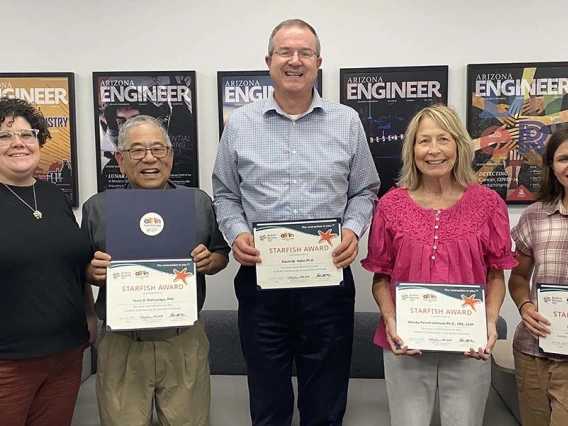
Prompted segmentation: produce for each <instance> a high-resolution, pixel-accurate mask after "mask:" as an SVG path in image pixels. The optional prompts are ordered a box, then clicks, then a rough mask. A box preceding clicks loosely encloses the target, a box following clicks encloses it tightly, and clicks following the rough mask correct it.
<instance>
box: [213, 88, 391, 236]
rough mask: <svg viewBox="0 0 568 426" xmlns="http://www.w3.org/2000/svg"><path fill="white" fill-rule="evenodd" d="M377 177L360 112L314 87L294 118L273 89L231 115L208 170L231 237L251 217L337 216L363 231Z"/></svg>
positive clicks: (225, 230)
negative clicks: (324, 96) (309, 99)
mask: <svg viewBox="0 0 568 426" xmlns="http://www.w3.org/2000/svg"><path fill="white" fill-rule="evenodd" d="M379 186H380V181H379V177H378V175H377V171H376V168H375V164H374V161H373V158H372V156H371V152H370V150H369V146H368V145H367V140H366V137H365V131H364V129H363V126H362V124H361V121H360V119H359V116H358V115H357V113H356V112H355V110H353V109H352V108H350V107H347V106H344V105H340V104H336V103H333V102H329V101H326V100H324V99H322V98H321V97H320V96H319V95H318V93H317V91H315V90H314V91H313V99H312V104H311V106H310V107H309V109H308V110H307V111H306V112H305V113H303V114H300V116H299V117H297V119H292V118H291V117H290V116H289V115H288V114H286V113H285V112H284V111H282V109H281V108H280V107H279V106H278V104H277V103H276V101H275V100H274V96H271V97H270V98H268V99H266V100H262V101H257V102H254V103H252V104H248V105H245V106H243V107H241V108H239V109H237V110H235V111H234V112H233V113H232V114H231V115H230V117H229V120H228V122H227V125H226V127H225V130H224V131H223V136H222V137H221V142H220V144H219V151H218V153H217V160H216V162H215V167H214V169H213V193H214V202H213V205H214V207H215V211H216V213H217V220H218V222H219V228H220V229H221V232H223V234H225V236H226V238H227V240H228V241H229V244H230V245H232V244H233V241H234V240H235V238H236V237H237V236H238V235H239V234H240V233H243V232H250V233H252V232H251V230H252V224H253V223H255V222H270V221H292V220H313V219H322V218H339V219H341V220H342V227H343V228H348V229H350V230H352V231H353V232H354V233H355V234H356V235H357V236H358V237H361V236H362V235H363V234H364V232H365V231H366V229H367V228H368V226H369V223H370V221H371V217H372V214H373V210H374V207H375V203H376V200H377V193H378V191H379Z"/></svg>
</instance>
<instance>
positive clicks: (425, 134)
mask: <svg viewBox="0 0 568 426" xmlns="http://www.w3.org/2000/svg"><path fill="white" fill-rule="evenodd" d="M402 158H403V166H402V170H401V173H400V178H399V181H398V184H399V188H397V189H394V190H392V191H390V192H389V193H387V194H385V195H384V196H383V197H382V198H381V200H380V201H379V204H378V205H377V209H376V211H375V214H374V217H373V223H372V225H371V232H370V235H369V247H368V255H367V258H366V259H364V260H363V262H362V264H363V267H364V268H365V269H367V270H369V271H371V272H374V273H375V275H374V277H373V296H374V298H375V300H376V302H377V304H378V305H379V308H380V311H381V316H382V318H381V322H380V324H379V326H378V328H377V332H376V333H375V338H374V342H375V343H376V344H377V345H379V346H382V347H383V348H384V349H385V350H384V362H385V377H386V383H387V393H388V398H389V408H390V415H391V424H392V426H403V425H404V426H421V425H424V426H428V425H429V424H430V419H431V417H432V414H433V412H434V408H435V400H436V393H439V410H440V417H441V421H442V426H450V425H460V426H478V425H479V426H480V425H482V423H483V415H484V411H485V403H486V401H487V395H488V393H489V386H490V381H491V364H490V363H489V362H484V361H487V360H488V359H489V357H490V354H491V350H492V349H493V346H494V344H495V341H496V340H497V329H496V324H497V319H498V317H499V310H500V308H501V304H502V303H503V298H504V296H505V281H504V275H503V269H510V268H512V267H513V266H515V265H516V261H515V259H514V257H513V252H512V251H511V237H510V232H509V219H508V214H507V207H506V205H505V203H504V202H503V200H502V199H501V198H500V197H499V195H498V194H497V193H496V192H494V191H493V190H491V189H488V188H485V187H483V186H481V185H478V184H476V182H477V178H476V176H475V174H474V172H473V171H472V169H471V163H472V160H473V145H472V141H471V138H470V137H469V135H468V133H467V131H466V130H465V128H464V126H463V124H462V123H461V121H460V119H459V117H458V116H457V114H456V113H455V112H454V111H453V110H451V109H450V108H448V107H446V106H443V105H434V106H431V107H427V108H425V109H423V110H422V111H420V112H419V113H418V114H417V115H416V116H415V117H414V118H413V119H412V121H411V122H410V124H409V126H408V130H407V132H406V135H405V139H404V143H403V147H402ZM396 282H414V283H440V284H444V283H451V284H462V285H463V284H482V285H485V299H486V313H487V336H488V343H487V346H486V347H485V348H471V350H470V351H468V352H466V353H463V354H461V353H451V352H428V353H422V352H420V351H419V350H411V349H409V348H408V347H406V346H405V344H404V342H403V341H402V339H401V338H400V337H399V336H398V335H397V333H396V317H395V312H396V310H395V297H394V294H395V293H394V292H395V284H396Z"/></svg>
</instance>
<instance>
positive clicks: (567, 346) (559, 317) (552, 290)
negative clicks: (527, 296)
mask: <svg viewBox="0 0 568 426" xmlns="http://www.w3.org/2000/svg"><path fill="white" fill-rule="evenodd" d="M537 298H538V311H539V312H540V313H541V314H542V315H544V317H545V318H546V319H548V320H549V321H550V325H549V326H548V329H549V330H550V334H548V335H547V336H546V337H539V339H538V347H539V350H540V351H541V352H548V353H554V354H561V355H568V286H567V285H558V284H556V285H555V284H537Z"/></svg>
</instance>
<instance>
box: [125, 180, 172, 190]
mask: <svg viewBox="0 0 568 426" xmlns="http://www.w3.org/2000/svg"><path fill="white" fill-rule="evenodd" d="M176 188H177V187H176V184H175V183H173V182H172V181H171V180H169V179H168V186H167V187H166V189H176ZM124 189H132V187H131V186H130V182H128V183H127V184H126V185H124Z"/></svg>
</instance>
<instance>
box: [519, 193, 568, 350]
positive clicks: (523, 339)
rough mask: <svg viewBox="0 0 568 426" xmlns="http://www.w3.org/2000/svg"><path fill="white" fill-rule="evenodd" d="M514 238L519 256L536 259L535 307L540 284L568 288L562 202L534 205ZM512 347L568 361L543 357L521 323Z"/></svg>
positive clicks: (566, 218) (567, 221)
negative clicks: (521, 254) (520, 254)
mask: <svg viewBox="0 0 568 426" xmlns="http://www.w3.org/2000/svg"><path fill="white" fill-rule="evenodd" d="M511 237H512V238H513V240H514V241H515V244H516V246H517V247H516V248H517V251H518V252H520V253H523V254H525V255H527V256H530V257H532V258H533V259H534V270H533V275H532V279H531V288H530V294H531V301H532V302H533V303H534V304H535V306H536V304H537V293H536V289H537V284H538V283H545V284H559V285H567V286H568V211H566V208H565V207H564V205H563V204H562V201H559V202H557V203H554V204H543V203H534V204H532V205H530V206H529V207H527V208H526V209H525V211H524V212H523V214H522V215H521V218H520V219H519V223H518V224H517V226H515V227H514V228H513V229H512V231H511ZM513 347H514V348H515V349H516V350H518V351H520V352H522V353H524V354H528V355H533V356H538V357H543V358H548V359H550V360H551V361H568V356H564V355H557V354H548V353H547V354H543V353H540V352H539V349H538V340H536V339H535V338H534V337H532V336H531V335H530V334H529V332H528V331H527V329H526V327H525V325H524V324H523V323H522V322H521V323H520V324H519V325H518V327H517V330H516V332H515V337H514V340H513Z"/></svg>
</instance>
